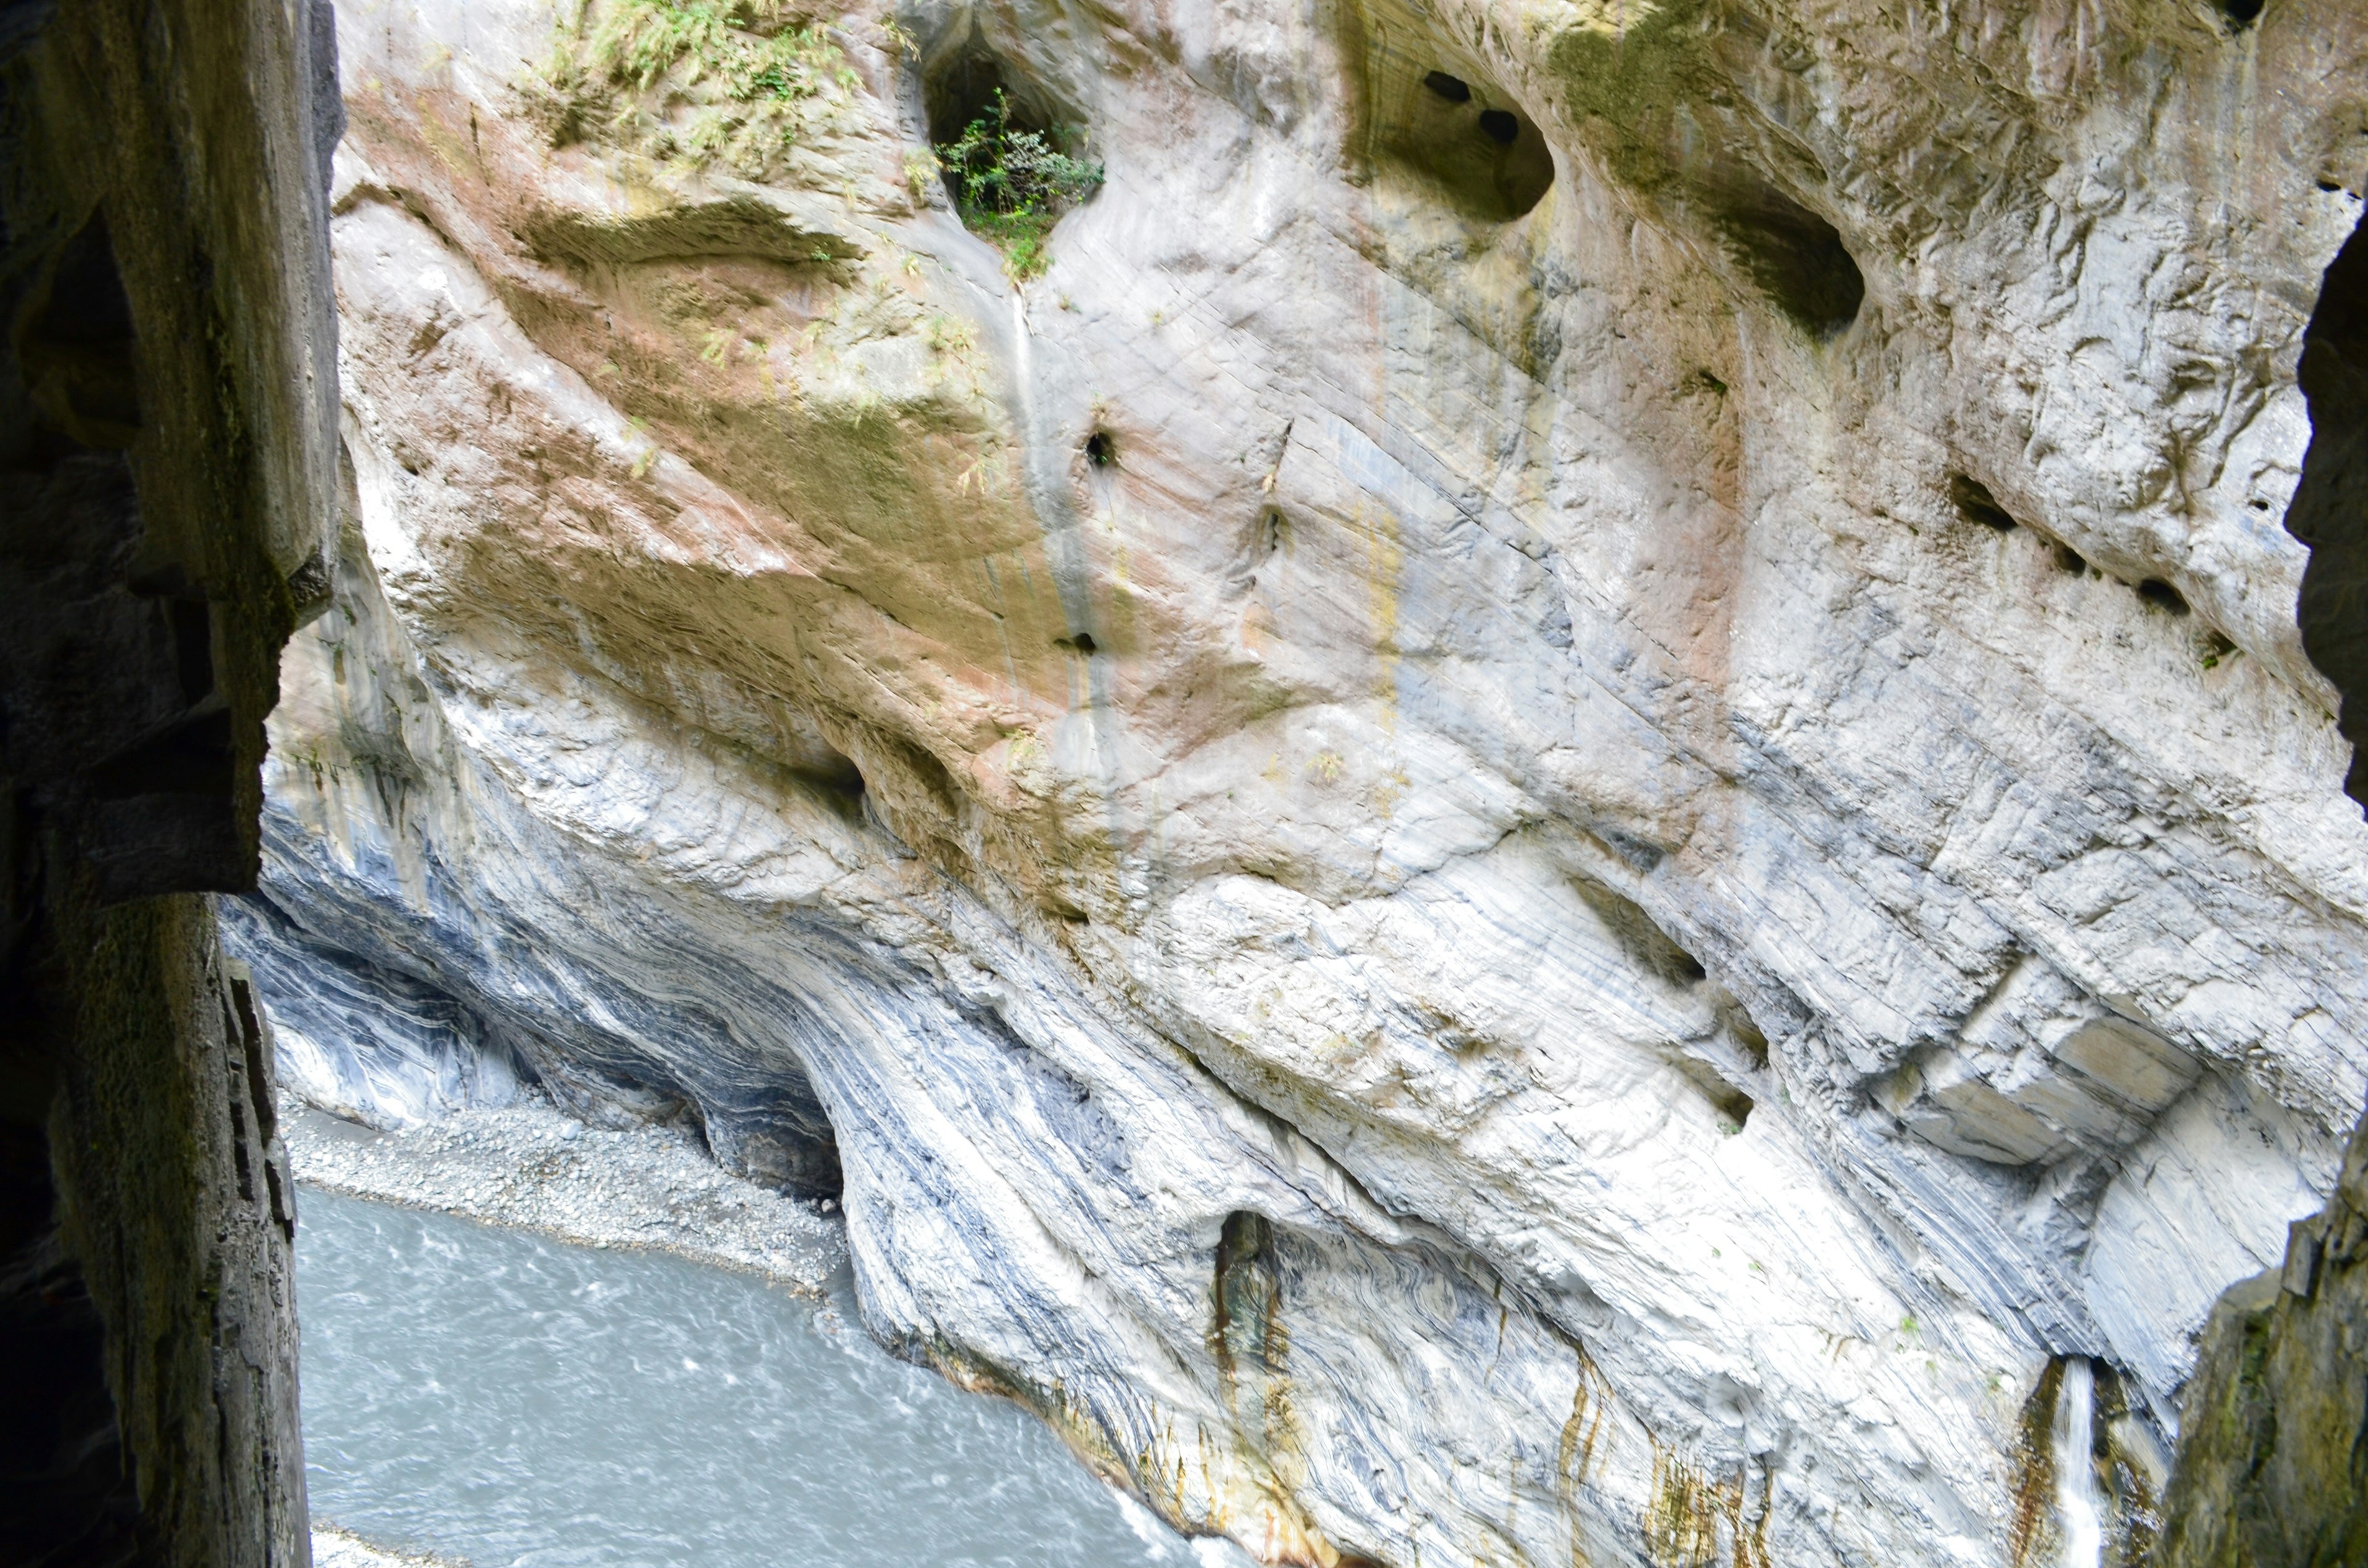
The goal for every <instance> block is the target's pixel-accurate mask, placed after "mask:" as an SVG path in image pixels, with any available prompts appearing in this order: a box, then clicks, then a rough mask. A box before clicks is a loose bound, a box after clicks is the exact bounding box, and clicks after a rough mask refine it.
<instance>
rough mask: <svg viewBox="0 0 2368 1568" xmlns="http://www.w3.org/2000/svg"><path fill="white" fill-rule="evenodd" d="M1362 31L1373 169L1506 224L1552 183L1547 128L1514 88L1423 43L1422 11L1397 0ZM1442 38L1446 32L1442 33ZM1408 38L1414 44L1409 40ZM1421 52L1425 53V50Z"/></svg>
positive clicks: (1473, 215)
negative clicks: (1516, 99)
mask: <svg viewBox="0 0 2368 1568" xmlns="http://www.w3.org/2000/svg"><path fill="white" fill-rule="evenodd" d="M1384 9H1385V11H1386V12H1387V13H1389V14H1388V15H1386V16H1384V17H1382V18H1379V19H1380V20H1383V21H1385V22H1386V23H1387V24H1388V25H1386V26H1375V27H1370V28H1365V29H1364V30H1363V31H1362V33H1361V36H1360V39H1359V40H1358V42H1359V45H1360V50H1361V60H1360V66H1361V74H1362V76H1363V83H1364V88H1365V119H1364V124H1363V127H1362V130H1363V138H1362V141H1363V147H1364V153H1365V156H1366V157H1367V159H1369V160H1370V163H1371V165H1372V171H1373V173H1374V174H1375V175H1376V176H1383V177H1384V179H1386V177H1387V176H1405V177H1406V179H1408V180H1409V181H1410V182H1411V183H1412V184H1414V185H1415V186H1417V187H1420V188H1421V190H1422V193H1423V196H1424V198H1425V199H1429V200H1434V201H1441V202H1444V203H1445V204H1446V205H1447V206H1449V207H1451V208H1452V209H1453V210H1455V211H1456V212H1457V213H1458V214H1459V215H1460V216H1462V217H1463V218H1464V219H1466V220H1467V221H1469V222H1475V223H1505V222H1511V221H1513V220H1514V219H1516V218H1519V217H1520V216H1522V215H1523V214H1524V213H1527V212H1528V211H1530V210H1531V209H1532V208H1534V207H1536V206H1537V204H1538V202H1539V201H1540V200H1541V199H1543V198H1544V196H1545V193H1546V192H1547V191H1548V190H1549V189H1551V188H1552V187H1553V186H1554V158H1553V155H1552V154H1551V153H1548V152H1547V150H1546V142H1545V137H1544V135H1543V133H1542V132H1540V131H1539V130H1538V128H1537V126H1536V125H1534V124H1533V123H1531V120H1530V119H1529V118H1528V117H1527V116H1526V115H1524V114H1523V113H1522V112H1521V111H1520V108H1518V107H1517V106H1516V105H1515V104H1514V103H1513V101H1512V95H1511V94H1509V93H1506V92H1504V91H1502V90H1501V89H1499V88H1498V87H1497V85H1495V84H1494V83H1491V82H1489V81H1487V80H1486V78H1485V77H1483V76H1481V75H1479V74H1476V73H1474V72H1473V71H1471V70H1470V69H1469V68H1468V67H1465V66H1463V64H1462V62H1454V63H1455V64H1456V65H1457V68H1456V69H1452V70H1451V69H1449V63H1450V62H1448V61H1442V60H1441V59H1440V55H1442V54H1449V55H1450V61H1452V54H1450V51H1447V50H1445V49H1440V50H1437V51H1431V50H1427V49H1423V48H1422V47H1421V40H1422V39H1423V36H1424V35H1425V34H1428V33H1429V31H1430V25H1429V19H1428V17H1423V16H1420V15H1417V14H1416V13H1413V12H1411V11H1402V10H1401V9H1400V8H1399V7H1397V6H1386V7H1385V8H1384ZM1441 41H1443V40H1441ZM1409 46H1412V47H1409ZM1426 56H1428V58H1426Z"/></svg>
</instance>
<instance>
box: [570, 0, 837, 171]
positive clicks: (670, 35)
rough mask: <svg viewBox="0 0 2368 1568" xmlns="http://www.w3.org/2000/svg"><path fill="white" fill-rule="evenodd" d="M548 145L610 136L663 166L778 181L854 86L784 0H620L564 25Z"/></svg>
mask: <svg viewBox="0 0 2368 1568" xmlns="http://www.w3.org/2000/svg"><path fill="white" fill-rule="evenodd" d="M540 85H541V88H542V89H543V91H542V92H540V93H537V94H535V95H534V96H535V97H537V98H538V99H540V100H541V102H540V105H539V107H540V108H541V110H542V116H543V119H545V121H546V128H547V129H548V130H549V131H550V133H551V138H552V144H553V145H565V144H566V143H568V142H575V141H579V140H583V139H585V138H586V137H587V136H590V135H595V134H598V135H603V136H604V137H605V138H606V139H608V140H611V141H614V142H617V143H618V144H620V145H622V146H626V147H631V148H633V149H635V150H636V151H639V152H642V153H646V154H648V155H649V156H651V157H653V158H656V159H658V160H660V161H662V162H675V163H682V164H687V165H690V166H692V167H695V168H705V167H707V166H709V165H723V166H724V167H726V168H729V169H730V170H732V171H733V172H734V173H735V174H739V175H743V176H746V177H748V178H750V179H762V178H764V177H766V176H768V175H771V174H773V173H775V172H776V171H777V170H778V169H779V167H780V164H781V162H782V160H783V159H784V158H785V157H786V156H787V155H788V154H789V153H791V151H792V150H793V149H794V148H796V147H797V145H798V144H799V143H800V142H802V141H805V140H808V139H810V138H811V137H812V136H813V135H814V133H816V132H817V131H822V130H825V129H827V127H828V125H829V123H830V121H831V120H832V119H833V118H834V117H835V116H836V115H837V112H838V111H839V110H840V109H841V108H843V107H844V106H846V105H847V104H848V102H849V100H850V99H851V97H852V95H853V91H854V88H855V86H856V85H857V79H856V77H855V74H854V72H853V71H852V70H851V69H850V68H849V67H848V63H847V58H846V56H845V55H843V54H842V53H840V51H839V49H838V46H837V44H835V43H833V42H832V41H831V40H830V39H829V38H828V37H827V36H825V34H824V32H823V30H822V29H821V28H819V27H816V26H814V25H812V24H807V25H804V26H792V25H791V23H790V7H789V6H787V5H784V4H782V3H781V0H622V3H621V4H601V5H597V6H596V5H589V4H587V5H586V6H584V7H583V8H582V9H580V10H578V11H577V12H576V14H575V17H574V19H573V20H572V21H571V20H565V19H563V20H562V21H561V23H560V25H559V29H558V37H557V38H556V39H555V40H554V41H553V46H552V55H551V58H550V60H549V61H548V62H546V63H545V64H544V65H543V67H542V69H541V84H540Z"/></svg>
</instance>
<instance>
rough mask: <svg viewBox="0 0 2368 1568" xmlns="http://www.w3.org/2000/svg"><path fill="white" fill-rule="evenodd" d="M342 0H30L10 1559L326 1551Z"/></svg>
mask: <svg viewBox="0 0 2368 1568" xmlns="http://www.w3.org/2000/svg"><path fill="white" fill-rule="evenodd" d="M329 21H330V17H329V13H328V10H327V7H326V5H325V4H324V3H321V0H299V3H297V4H295V5H290V6H283V5H281V4H278V3H276V0H228V3H222V4H211V5H207V4H199V0H145V3H143V0H59V3H49V0H42V3H27V0H0V334H5V335H0V1562H7V1563H38V1564H42V1565H45V1568H78V1565H82V1564H100V1563H108V1564H112V1563H125V1562H140V1563H143V1564H145V1563H157V1564H176V1565H177V1564H192V1565H195V1564H206V1565H214V1564H221V1565H225V1568H228V1565H239V1568H245V1565H248V1564H267V1563H269V1564H279V1563H301V1562H305V1561H308V1560H309V1555H310V1546H309V1538H308V1532H307V1530H306V1526H305V1517H304V1494H303V1471H302V1451H301V1446H300V1440H299V1434H298V1428H297V1413H296V1381H295V1371H296V1369H295V1324H294V1317H293V1303H292V1301H291V1300H290V1290H289V1266H290V1239H291V1237H292V1231H293V1210H292V1207H291V1203H292V1197H293V1195H292V1193H291V1192H290V1187H289V1183H288V1177H287V1170H286V1166H285V1161H284V1159H283V1158H282V1156H281V1154H280V1153H279V1145H278V1143H277V1141H276V1140H275V1138H274V1135H273V1128H272V1085H271V1059H270V1051H269V1050H268V1042H267V1041H266V1040H265V1039H264V1037H263V1034H262V1030H261V1026H260V1021H259V1019H258V1018H257V1017H256V1009H255V1007H254V1006H253V1003H252V1000H251V999H250V997H249V996H248V995H247V993H246V989H245V984H244V983H243V979H242V977H241V976H240V975H239V974H238V973H237V972H236V971H234V969H233V967H232V966H230V965H228V964H227V963H226V962H225V961H224V960H223V959H222V953H221V949H220V947H219V944H218V943H217V941H216V939H215V935H214V927H213V920H212V915H211V911H210V909H209V907H208V905H207V903H206V901H205V899H204V897H203V896H202V894H203V892H205V891H207V890H218V889H226V888H242V887H247V886H251V885H252V883H253V881H254V878H255V874H256V853H257V831H256V830H257V820H256V819H257V812H258V807H259V805H260V790H259V783H258V768H259V765H260V761H261V758H262V754H263V744H264V740H263V719H264V716H265V714H266V713H268V711H269V710H270V709H271V706H272V704H273V701H274V700H275V698H276V695H277V684H278V664H279V650H280V647H281V645H282V643H284V642H285V641H286V640H287V637H288V634H289V632H290V630H292V628H293V627H294V626H295V625H296V624H297V621H298V619H299V618H300V617H301V616H302V614H303V613H305V612H306V611H307V610H308V609H309V608H313V607H314V606H315V605H317V604H318V603H320V602H322V601H323V599H324V593H325V589H326V585H327V577H326V573H325V570H324V566H323V563H322V562H321V560H320V558H319V554H318V551H319V546H320V540H321V537H322V533H323V528H324V523H325V521H326V520H327V519H328V517H330V516H331V512H332V507H333V506H334V501H335V496H336V491H335V488H334V483H333V480H334V473H335V469H334V455H335V447H334V444H333V443H334V441H335V438H336V425H335V396H336V359H335V353H334V348H335V341H334V331H335V325H334V315H333V311H332V303H331V298H330V293H329V278H328V256H327V247H326V224H327V210H326V191H325V185H326V181H325V176H326V165H327V155H328V150H329V148H330V147H331V146H333V145H334V143H335V141H336V135H337V133H338V130H339V126H340V118H339V109H338V106H337V99H336V80H335V71H334V62H333V61H332V59H331V58H330V55H329V52H328V51H330V50H331V49H333V48H334V33H333V32H332V31H331V30H330V28H329V27H328V23H329Z"/></svg>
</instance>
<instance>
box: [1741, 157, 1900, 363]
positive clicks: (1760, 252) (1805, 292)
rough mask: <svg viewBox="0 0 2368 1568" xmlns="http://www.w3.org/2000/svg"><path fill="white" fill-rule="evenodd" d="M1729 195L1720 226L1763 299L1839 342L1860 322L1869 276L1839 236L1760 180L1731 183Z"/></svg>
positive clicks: (1819, 216)
mask: <svg viewBox="0 0 2368 1568" xmlns="http://www.w3.org/2000/svg"><path fill="white" fill-rule="evenodd" d="M1724 194H1725V200H1724V202H1723V206H1724V209H1725V210H1724V211H1722V212H1721V213H1720V215H1719V223H1720V227H1721V228H1722V229H1723V230H1724V231H1725V234H1726V237H1727V241H1728V244H1729V246H1730V248H1731V250H1732V253H1733V255H1734V256H1735V258H1736V261H1737V262H1738V263H1739V264H1740V265H1741V266H1742V267H1743V270H1744V271H1745V272H1746V273H1747V274H1748V275H1749V277H1750V278H1751V280H1752V282H1754V283H1755V284H1757V285H1759V290H1760V292H1762V293H1763V294H1765V295H1767V296H1768V298H1769V300H1770V301H1772V302H1773V303H1774V304H1775V305H1776V306H1777V307H1778V308H1779V309H1780V310H1782V312H1784V313H1785V314H1786V315H1788V316H1790V317H1792V318H1793V321H1794V322H1796V323H1798V324H1800V325H1801V326H1802V327H1803V328H1804V330H1806V331H1807V332H1808V333H1809V334H1810V335H1812V336H1815V337H1820V338H1827V337H1832V336H1835V335H1838V334H1839V333H1840V332H1842V331H1843V330H1844V329H1845V328H1847V327H1848V326H1849V325H1850V324H1851V323H1852V322H1854V321H1856V320H1857V319H1858V312H1859V308H1860V306H1861V305H1862V304H1863V303H1864V302H1865V300H1866V276H1865V274H1863V273H1862V272H1861V271H1860V270H1859V265H1858V260H1857V258H1856V257H1854V256H1851V255H1850V247H1849V245H1847V244H1844V243H1843V241H1842V235H1841V231H1840V230H1839V229H1837V228H1835V227H1834V225H1833V224H1832V222H1829V221H1827V219H1826V218H1825V216H1824V215H1823V214H1821V213H1818V212H1816V211H1814V210H1811V209H1809V208H1808V207H1806V206H1804V205H1803V204H1802V203H1800V202H1798V201H1795V200H1794V199H1793V198H1791V197H1789V196H1787V195H1785V194H1784V193H1783V192H1782V191H1780V190H1778V189H1776V188H1775V187H1773V186H1770V185H1767V184H1764V183H1761V182H1759V181H1758V180H1756V179H1747V180H1742V181H1737V182H1735V183H1733V184H1730V185H1729V187H1728V188H1727V190H1726V191H1725V193H1724Z"/></svg>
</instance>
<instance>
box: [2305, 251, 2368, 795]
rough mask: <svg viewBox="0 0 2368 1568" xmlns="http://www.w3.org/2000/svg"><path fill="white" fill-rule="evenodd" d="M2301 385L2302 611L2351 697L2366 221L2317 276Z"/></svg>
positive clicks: (2363, 729)
mask: <svg viewBox="0 0 2368 1568" xmlns="http://www.w3.org/2000/svg"><path fill="white" fill-rule="evenodd" d="M2301 381H2302V392H2303V396H2304V398H2305V400H2306V401H2307V403H2308V404H2309V407H2310V446H2309V449H2307V450H2306V451H2305V453H2304V455H2303V463H2302V478H2301V480H2300V481H2299V482H2298V483H2296V484H2295V486H2294V500H2293V502H2292V503H2291V504H2290V505H2289V506H2287V508H2286V519H2285V521H2286V531H2287V532H2288V533H2291V534H2292V535H2294V538H2296V539H2298V540H2302V542H2303V543H2305V544H2306V545H2308V546H2309V547H2310V564H2309V565H2308V566H2307V567H2306V568H2305V570H2304V573H2303V579H2302V594H2301V597H2300V598H2299V599H2298V600H2297V602H2296V605H2295V614H2296V619H2299V620H2300V622H2301V624H2302V642H2303V647H2304V649H2305V651H2307V652H2308V653H2309V654H2310V661H2311V663H2312V664H2314V665H2317V666H2318V668H2319V669H2320V670H2321V671H2323V672H2324V673H2325V674H2326V676H2327V678H2328V680H2330V681H2332V682H2333V683H2334V684H2335V686H2336V687H2337V689H2338V690H2340V691H2343V692H2345V693H2347V694H2348V693H2352V692H2357V691H2359V690H2361V689H2362V687H2363V686H2368V220H2363V221H2362V223H2361V225H2360V226H2359V227H2356V228H2354V229H2353V230H2352V233H2351V238H2350V239H2349V240H2346V241H2345V242H2344V244H2343V248H2342V249H2341V250H2340V251H2338V252H2337V253H2336V256H2335V259H2334V261H2333V262H2331V263H2329V264H2328V268H2327V271H2326V273H2325V274H2324V276H2323V277H2322V278H2320V280H2319V290H2318V303H2317V306H2316V308H2314V309H2313V310H2312V312H2311V317H2310V324H2309V325H2308V327H2306V328H2305V331H2304V334H2303V351H2302V369H2301ZM2340 719H2341V725H2342V731H2343V735H2344V738H2345V739H2346V740H2348V741H2350V742H2351V744H2352V747H2353V752H2352V761H2351V778H2350V780H2349V782H2348V784H2347V788H2348V789H2349V790H2351V795H2352V797H2353V798H2354V799H2356V800H2362V801H2368V768H2363V766H2362V757H2363V756H2368V744H2363V743H2368V712H2363V711H2362V705H2361V704H2360V703H2358V702H2356V701H2354V700H2352V699H2351V698H2350V697H2349V696H2347V697H2346V699H2345V700H2344V702H2343V704H2342V710H2341V714H2340Z"/></svg>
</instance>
